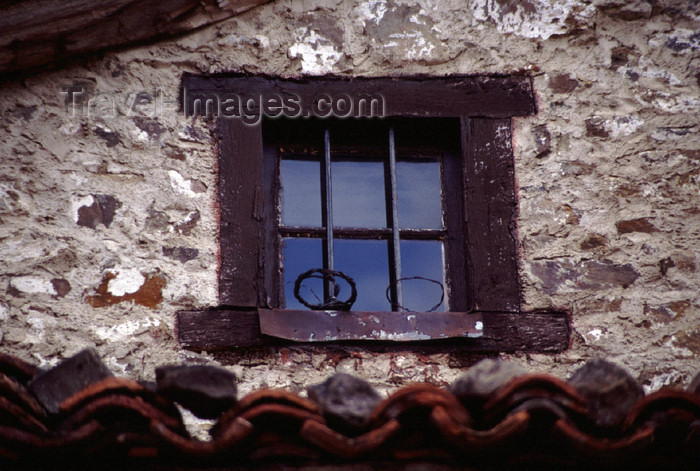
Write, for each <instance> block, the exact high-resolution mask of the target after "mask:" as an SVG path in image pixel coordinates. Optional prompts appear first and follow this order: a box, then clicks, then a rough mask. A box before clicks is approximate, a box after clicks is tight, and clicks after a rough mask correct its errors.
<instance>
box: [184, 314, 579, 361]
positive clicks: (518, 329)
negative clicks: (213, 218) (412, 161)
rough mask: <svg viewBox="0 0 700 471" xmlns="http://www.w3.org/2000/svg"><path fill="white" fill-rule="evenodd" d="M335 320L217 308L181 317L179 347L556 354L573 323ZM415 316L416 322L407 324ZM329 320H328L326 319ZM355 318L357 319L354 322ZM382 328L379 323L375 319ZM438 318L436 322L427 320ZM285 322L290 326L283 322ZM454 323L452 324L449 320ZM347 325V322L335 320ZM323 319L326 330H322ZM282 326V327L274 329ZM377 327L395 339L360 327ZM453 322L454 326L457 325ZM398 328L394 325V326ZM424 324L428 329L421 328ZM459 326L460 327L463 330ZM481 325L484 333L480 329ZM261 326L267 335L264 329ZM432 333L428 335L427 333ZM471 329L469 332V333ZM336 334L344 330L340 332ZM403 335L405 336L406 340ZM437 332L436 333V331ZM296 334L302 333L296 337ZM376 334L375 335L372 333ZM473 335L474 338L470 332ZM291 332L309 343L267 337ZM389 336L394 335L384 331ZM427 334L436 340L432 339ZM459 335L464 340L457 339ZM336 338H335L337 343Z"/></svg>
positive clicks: (396, 317)
mask: <svg viewBox="0 0 700 471" xmlns="http://www.w3.org/2000/svg"><path fill="white" fill-rule="evenodd" d="M332 312H333V313H336V314H337V316H336V317H335V318H333V317H332V316H331V315H330V314H328V313H327V312H326V311H286V310H273V309H252V310H236V309H233V308H213V309H202V310H187V311H179V312H178V313H177V319H178V321H177V336H178V340H179V342H180V344H181V345H182V346H183V347H184V348H187V349H189V350H199V351H201V350H204V351H214V350H223V349H231V348H241V347H253V346H263V345H288V344H290V343H296V344H307V345H308V344H321V345H323V344H335V345H337V344H341V343H342V344H344V345H353V344H357V345H362V347H363V348H365V349H368V350H372V348H371V347H372V346H373V345H374V346H377V347H380V346H381V348H382V349H386V347H387V346H393V348H394V349H399V350H407V349H411V350H415V347H416V346H417V345H421V346H426V347H431V348H428V350H432V351H435V350H440V349H444V348H445V347H446V346H450V347H452V346H454V347H458V348H460V349H463V350H468V351H478V352H514V351H523V352H529V353H555V352H561V351H564V350H566V349H567V348H568V347H569V319H568V316H567V315H566V313H564V312H559V311H538V312H503V311H496V312H494V311H488V312H486V311H479V312H471V313H436V312H431V313H410V312H400V313H396V312H343V313H340V312H336V311H332ZM411 315H415V316H416V318H415V319H408V317H409V316H411ZM324 316H325V319H324ZM352 316H354V318H353V317H352ZM373 316H374V317H375V318H376V319H377V320H379V322H375V321H374V319H372V317H373ZM429 316H433V317H434V318H435V319H434V320H433V321H426V318H427V317H429ZM285 317H287V318H288V320H287V321H285V322H279V321H280V320H283V319H284V318H285ZM450 317H452V319H450ZM338 318H340V319H342V322H338V321H334V319H338ZM319 319H322V320H324V322H325V324H318V322H319ZM271 321H277V322H279V323H280V325H281V327H280V326H278V327H270V326H271V325H273V324H274V322H271ZM367 321H370V322H374V323H375V324H376V325H377V326H378V327H380V326H382V325H387V324H388V325H392V326H393V327H399V329H393V330H392V331H391V332H393V333H392V334H385V335H382V334H381V331H382V329H381V328H379V329H376V328H372V326H371V325H367V326H362V325H361V323H362V322H364V323H366V324H367V323H368V322H367ZM453 321H454V323H453ZM392 322H393V324H392ZM421 322H424V324H421ZM457 322H461V327H460V326H458V324H457ZM478 322H481V327H482V329H477V328H476V327H477V323H478ZM261 323H262V325H263V326H264V329H263V328H261ZM441 324H442V325H443V326H450V325H452V326H454V327H452V330H451V331H443V332H442V333H443V334H444V335H443V336H442V337H440V331H439V329H440V325H441ZM411 325H416V326H418V327H419V328H422V329H423V334H424V335H419V334H418V333H420V330H417V331H414V332H413V333H414V334H415V335H413V337H412V336H411V335H409V334H408V328H407V327H410V326H411ZM425 326H428V329H427V331H426V327H425ZM464 326H467V327H464ZM331 327H332V328H336V333H337V335H333V334H331V331H330V328H331ZM337 329H340V331H338V330H337ZM401 329H403V331H404V332H403V333H404V334H406V335H402V330H401ZM431 329H432V330H431ZM294 330H296V331H297V333H296V334H293V332H294ZM314 330H315V331H316V332H318V338H313V339H312V338H310V337H311V335H310V334H311V332H313V331H314ZM373 330H374V331H375V332H376V333H375V334H372V331H373ZM470 330H471V331H472V334H473V335H471V336H470V334H469V331H470ZM283 331H286V332H292V334H293V335H286V337H293V336H296V337H297V338H299V339H305V340H304V341H299V340H297V341H294V340H293V339H292V338H281V336H272V335H268V334H267V333H281V332H283ZM384 332H390V331H389V330H387V329H384ZM426 332H433V333H435V334H436V335H434V336H431V337H432V338H425V337H426V336H428V334H427V333H426ZM457 332H460V335H456V333H457ZM333 337H335V338H333Z"/></svg>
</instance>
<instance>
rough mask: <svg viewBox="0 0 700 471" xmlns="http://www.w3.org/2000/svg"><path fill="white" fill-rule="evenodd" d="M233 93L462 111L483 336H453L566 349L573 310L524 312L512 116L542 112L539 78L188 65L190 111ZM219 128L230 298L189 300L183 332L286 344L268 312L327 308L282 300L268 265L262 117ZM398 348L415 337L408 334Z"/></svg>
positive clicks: (199, 340) (471, 345)
mask: <svg viewBox="0 0 700 471" xmlns="http://www.w3.org/2000/svg"><path fill="white" fill-rule="evenodd" d="M227 93H228V94H231V93H233V94H235V96H239V97H250V98H254V99H259V97H264V96H269V95H271V94H276V95H278V96H283V97H286V96H293V97H297V98H299V99H300V100H301V102H302V103H304V104H309V103H312V102H313V101H314V100H315V99H317V97H319V96H322V95H323V96H329V95H330V96H332V95H333V94H336V95H339V94H345V95H361V94H368V95H377V94H379V95H381V96H382V97H383V99H384V116H385V117H435V118H438V117H439V118H458V119H459V120H460V138H461V144H462V145H461V153H462V165H463V179H464V181H463V184H464V185H463V188H464V225H465V232H466V240H465V245H464V249H465V260H466V267H465V271H466V280H467V282H466V284H467V287H466V291H467V293H466V295H467V298H468V299H470V300H471V304H470V311H469V312H467V313H461V314H462V315H464V316H472V317H470V319H473V316H479V318H480V319H481V321H482V323H483V332H482V335H481V337H479V338H451V339H449V342H450V345H453V346H458V347H459V348H462V349H465V350H473V351H483V352H489V351H529V352H557V351H562V350H564V349H566V348H568V346H569V338H570V335H569V331H570V326H569V318H568V315H567V313H565V312H561V311H554V310H552V311H538V312H523V311H521V307H520V285H519V279H518V257H517V238H516V234H515V230H516V227H515V222H516V214H517V199H516V190H515V175H514V162H513V153H512V142H511V139H512V131H511V129H512V127H511V119H512V117H514V116H526V115H531V114H534V113H535V112H536V104H535V99H534V93H533V90H532V82H531V79H530V78H529V77H527V76H452V77H443V78H435V77H412V78H356V79H345V78H335V77H331V78H328V77H324V78H314V79H311V78H310V79H304V80H282V79H276V78H270V77H261V76H254V77H248V76H237V75H218V76H195V75H185V76H184V77H183V81H182V90H181V98H182V101H181V104H182V107H183V111H185V113H186V114H189V115H194V114H198V113H202V111H203V109H202V108H201V107H200V108H196V107H195V106H194V105H195V103H194V100H195V99H199V100H203V99H204V100H206V99H207V97H211V98H212V99H213V100H218V99H220V98H221V97H222V96H223V95H224V94H227ZM205 111H206V109H205ZM210 111H211V110H210ZM261 112H262V111H261V110H258V113H261ZM299 119H303V118H299ZM347 119H351V118H347ZM216 129H217V134H218V137H219V147H218V154H219V168H218V172H219V193H218V194H219V206H220V215H221V219H220V246H221V252H220V254H221V265H220V270H219V300H220V306H217V307H212V308H210V309H202V310H188V311H179V312H178V322H177V328H178V338H179V340H180V343H181V345H182V346H183V347H185V348H189V349H193V350H216V349H226V348H233V347H250V346H256V345H270V344H277V343H284V341H281V340H280V339H275V338H273V337H269V336H267V335H263V333H262V331H261V322H260V319H261V316H263V317H264V316H268V317H267V318H266V319H269V316H272V318H273V319H274V320H279V319H281V318H282V317H281V316H284V315H288V317H289V322H300V323H302V324H303V323H304V322H306V320H307V319H310V320H309V322H310V325H311V326H313V325H314V323H315V322H318V319H314V316H313V311H303V312H301V311H280V310H279V309H274V308H276V307H277V306H274V305H271V300H272V299H275V298H276V296H275V295H274V293H275V292H276V291H275V290H278V289H279V287H278V286H277V287H276V286H274V280H273V279H272V278H273V277H271V276H269V270H268V269H266V267H270V266H277V265H278V261H277V260H276V259H275V257H277V253H278V252H277V251H276V250H269V249H266V247H274V246H275V245H276V244H277V243H278V242H277V233H276V231H272V230H270V227H269V224H267V223H266V221H267V222H269V221H271V220H273V219H274V215H275V209H274V208H273V207H271V206H272V205H271V204H269V198H267V197H266V194H268V193H267V192H270V191H273V190H274V188H273V182H270V181H269V178H266V177H265V176H266V174H267V175H269V173H270V172H269V168H268V169H266V162H265V159H264V158H263V139H262V128H261V126H260V125H259V124H258V125H250V124H246V123H244V122H243V120H242V119H239V118H231V117H222V116H219V117H218V118H217V121H216ZM267 165H269V162H268V163H267ZM266 201H268V203H267V204H266ZM358 314H360V315H361V313H358ZM364 314H367V313H364ZM375 314H380V315H383V316H385V317H386V320H387V324H388V325H391V322H395V321H397V319H398V320H399V321H401V318H403V317H405V316H402V315H400V314H399V315H398V316H397V313H375ZM429 314H431V315H435V314H436V313H429ZM299 316H302V317H301V318H300V317H299ZM466 318H467V317H465V319H466ZM293 319H294V320H293ZM300 319H301V320H300ZM266 322H267V321H266ZM300 328H304V326H300ZM341 339H344V338H343V337H341ZM446 341H448V340H436V341H424V342H419V343H420V345H421V347H420V348H427V349H440V348H444V344H441V342H446ZM345 343H347V341H346V342H345ZM355 343H360V344H362V345H363V346H364V347H365V348H368V349H376V348H385V346H378V345H379V343H378V342H376V341H375V342H366V341H365V342H362V341H356V342H355ZM382 345H383V344H382ZM400 348H404V349H405V348H413V347H407V346H406V344H403V345H402V346H401V347H400Z"/></svg>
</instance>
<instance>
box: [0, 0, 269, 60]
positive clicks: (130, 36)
mask: <svg viewBox="0 0 700 471" xmlns="http://www.w3.org/2000/svg"><path fill="white" fill-rule="evenodd" d="M267 1H269V0H229V1H227V2H220V1H216V0H102V1H100V2H95V1H92V0H23V1H15V2H4V4H3V5H2V6H0V71H3V72H12V71H19V70H23V69H29V68H37V67H39V66H42V65H45V64H50V63H54V62H57V61H60V60H64V59H67V58H69V57H71V56H76V55H79V54H84V53H89V52H95V51H99V50H102V49H107V48H110V47H118V46H125V45H129V44H135V43H139V42H144V41H147V40H153V39H157V38H163V37H169V36H173V35H176V34H180V33H184V32H187V31H191V30H194V29H197V28H200V27H202V26H205V25H208V24H212V23H215V22H217V21H221V20H223V19H226V18H229V17H231V16H234V15H237V14H239V13H242V12H244V11H246V10H249V9H251V8H253V7H255V6H257V5H261V4H263V3H266V2H267Z"/></svg>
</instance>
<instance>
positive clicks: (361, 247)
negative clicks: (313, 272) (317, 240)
mask: <svg viewBox="0 0 700 471" xmlns="http://www.w3.org/2000/svg"><path fill="white" fill-rule="evenodd" d="M388 247H389V244H388V243H387V241H385V240H354V239H336V241H335V245H334V251H335V269H336V270H339V271H342V272H343V273H345V274H346V275H348V276H349V277H350V278H352V279H353V280H354V281H355V284H356V285H357V301H355V304H354V305H353V306H352V310H353V311H390V310H391V304H389V301H387V299H386V288H387V286H389V252H388ZM347 295H349V293H347V294H344V293H343V292H342V291H341V293H340V296H339V298H340V299H343V300H345V299H347Z"/></svg>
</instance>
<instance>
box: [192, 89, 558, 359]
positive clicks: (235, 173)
mask: <svg viewBox="0 0 700 471" xmlns="http://www.w3.org/2000/svg"><path fill="white" fill-rule="evenodd" d="M182 88H183V89H182V106H183V111H184V112H185V113H186V114H189V115H194V114H206V115H214V116H215V117H216V118H217V121H216V128H217V133H218V135H219V138H220V145H219V149H218V152H219V168H218V172H219V206H220V210H221V222H220V241H221V266H220V275H219V293H220V303H221V305H220V306H217V307H215V308H211V309H207V310H194V311H181V312H180V313H178V332H179V338H180V342H181V343H182V345H183V346H185V347H187V348H193V349H198V348H199V349H207V350H211V349H216V348H228V347H241V346H249V345H256V344H265V343H270V342H273V343H274V342H275V340H274V338H282V339H288V340H294V341H304V342H309V341H326V342H328V341H336V340H344V341H363V340H389V341H408V340H411V341H417V340H429V341H432V340H437V339H443V338H452V340H451V342H452V344H453V345H458V346H459V348H465V349H473V350H481V351H484V350H529V351H558V350H562V349H564V348H566V347H567V346H568V338H569V329H568V321H567V317H566V315H565V314H564V313H560V312H537V313H532V312H521V310H520V299H519V296H520V292H519V291H520V290H519V282H518V263H517V252H516V249H517V247H516V239H515V235H514V230H515V214H516V209H517V202H516V195H515V184H514V168H513V167H514V164H513V155H512V146H511V121H510V119H511V117H512V116H518V115H527V114H531V113H533V112H534V111H535V105H534V99H533V94H532V89H531V83H530V80H529V78H527V77H450V78H430V79H428V78H418V79H393V78H378V79H353V80H347V79H336V78H332V79H316V80H299V81H293V80H289V81H283V80H276V79H269V78H264V77H240V76H218V77H199V76H189V75H187V76H185V77H184V78H183V87H182ZM334 97H341V98H340V100H339V101H335V102H334V101H333V100H334ZM357 97H359V98H357ZM358 103H359V105H360V106H357V105H358ZM348 104H349V105H348ZM321 105H324V106H321ZM352 105H356V106H354V107H353V106H352ZM368 111H369V114H372V113H374V112H376V111H381V114H382V115H383V117H381V118H380V117H367V114H368ZM322 112H325V114H323V113H322ZM290 114H291V116H290ZM331 115H332V116H335V117H337V119H336V118H331V117H330V116H331ZM263 116H268V117H272V118H275V119H263ZM312 116H315V117H312ZM319 116H321V117H323V118H324V119H319ZM331 221H332V223H330V222H331ZM312 268H323V269H326V270H331V269H332V270H335V271H340V272H343V273H344V274H346V275H347V276H349V277H352V278H353V279H354V281H355V284H356V285H357V292H358V296H357V301H356V302H355V304H354V305H353V307H352V308H351V309H352V310H351V311H348V312H339V311H337V310H335V309H328V306H323V305H324V304H327V303H332V302H334V299H333V296H334V295H336V289H337V285H341V284H342V282H338V278H337V277H336V278H329V277H325V278H324V277H321V278H320V279H314V278H313V277H309V278H307V279H306V280H304V281H303V286H301V285H302V283H300V289H299V294H300V299H302V300H304V302H306V303H307V304H316V305H317V306H315V307H316V308H321V309H319V310H309V309H307V307H306V306H303V305H302V302H300V301H299V300H298V299H297V297H296V296H294V286H295V283H296V281H297V280H298V279H299V276H300V275H301V274H303V273H304V272H307V271H308V270H309V269H312ZM314 283H316V285H314ZM304 290H305V293H302V291H304ZM431 290H432V291H431ZM443 290H444V299H443ZM349 291H350V290H349V289H348V288H347V287H346V288H345V291H344V293H345V294H344V295H342V294H341V295H340V298H344V297H345V296H347V294H348V292H349ZM341 293H343V291H342V290H341ZM387 293H388V299H387V296H386V294H387ZM342 300H344V299H341V301H342ZM335 301H337V300H335ZM324 307H325V308H326V309H322V308H324ZM402 308H406V309H405V310H403V309H402ZM433 308H434V309H433ZM406 311H409V312H406ZM430 311H434V312H430ZM372 323H374V324H372ZM375 324H376V325H375Z"/></svg>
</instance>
